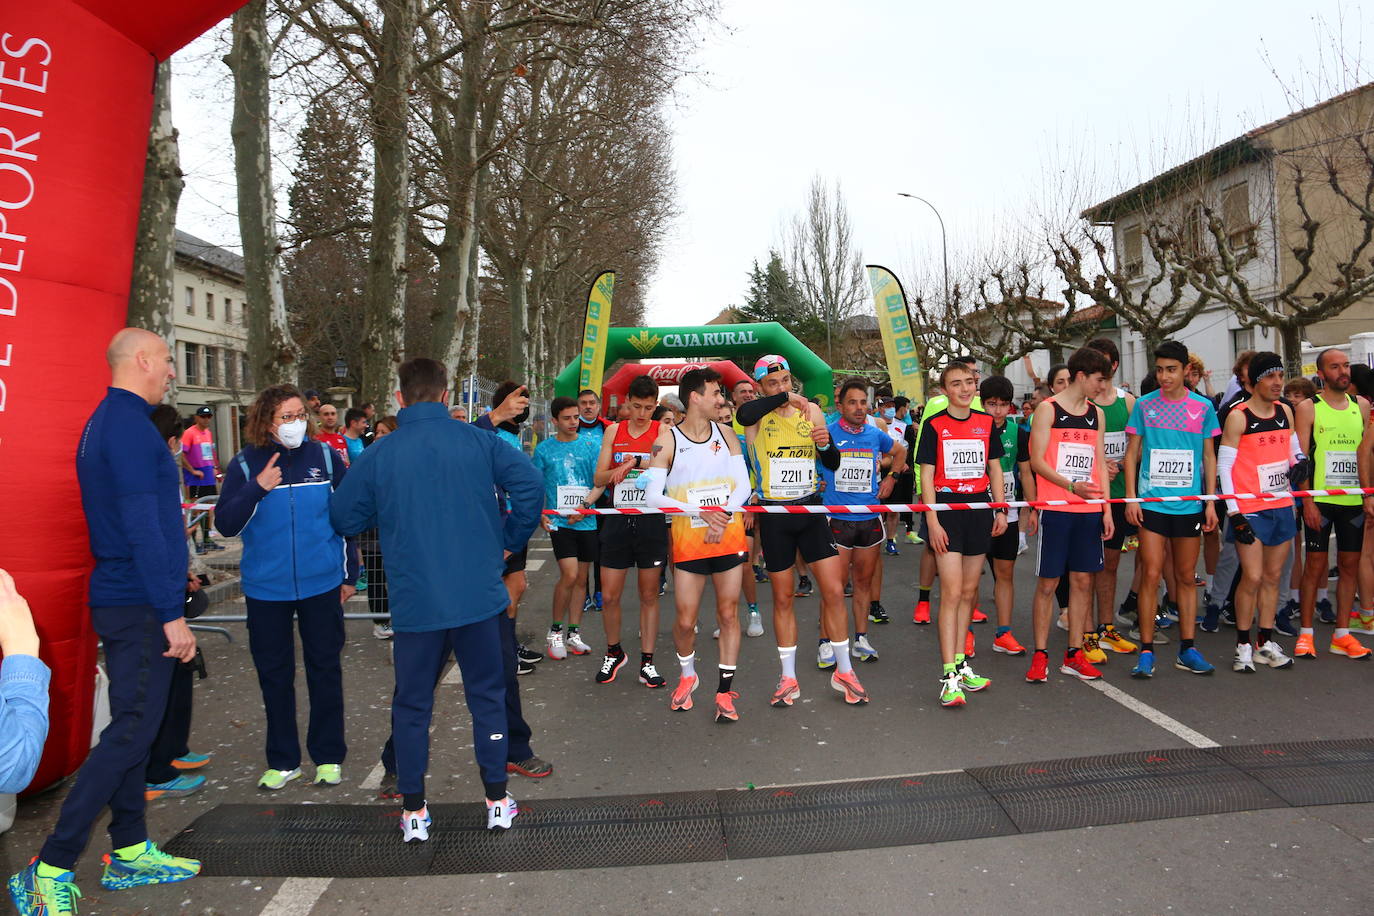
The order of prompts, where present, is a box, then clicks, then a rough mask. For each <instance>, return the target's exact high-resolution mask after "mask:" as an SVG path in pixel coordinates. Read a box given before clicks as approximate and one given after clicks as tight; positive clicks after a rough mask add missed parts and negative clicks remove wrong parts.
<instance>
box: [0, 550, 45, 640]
mask: <svg viewBox="0 0 1374 916" xmlns="http://www.w3.org/2000/svg"><path fill="white" fill-rule="evenodd" d="M0 652H3V653H4V654H5V655H7V656H8V655H32V656H34V657H37V655H38V631H36V630H35V629H34V628H33V614H32V613H30V611H29V603H28V602H27V601H25V600H24V598H23V596H21V595H20V594H19V592H18V590H17V589H15V587H14V579H12V578H11V577H10V574H9V573H7V572H5V571H4V570H3V569H0Z"/></svg>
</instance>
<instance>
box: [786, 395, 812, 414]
mask: <svg viewBox="0 0 1374 916" xmlns="http://www.w3.org/2000/svg"><path fill="white" fill-rule="evenodd" d="M787 404H788V406H789V407H795V408H797V409H798V410H800V411H801V412H802V413H803V414H805V413H807V412H808V411H809V410H810V407H811V402H810V401H808V400H807V399H806V398H804V397H802V396H801V395H799V394H797V392H795V391H789V392H787Z"/></svg>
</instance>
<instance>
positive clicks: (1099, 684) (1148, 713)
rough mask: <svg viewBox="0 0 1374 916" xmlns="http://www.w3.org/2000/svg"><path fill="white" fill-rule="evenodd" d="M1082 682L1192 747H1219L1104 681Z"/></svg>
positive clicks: (1205, 737)
mask: <svg viewBox="0 0 1374 916" xmlns="http://www.w3.org/2000/svg"><path fill="white" fill-rule="evenodd" d="M1083 683H1085V684H1087V685H1088V686H1089V687H1091V688H1092V689H1093V690H1096V691H1097V692H1098V693H1101V694H1104V695H1106V697H1107V698H1108V699H1111V700H1115V701H1116V702H1118V703H1120V704H1121V705H1122V706H1125V707H1126V708H1127V709H1129V710H1130V711H1131V712H1133V713H1136V714H1138V715H1142V716H1144V717H1145V718H1147V719H1149V720H1150V721H1151V722H1153V723H1154V724H1155V725H1158V726H1159V727H1160V728H1162V729H1164V730H1165V731H1166V732H1173V733H1174V734H1175V735H1178V736H1179V737H1180V738H1182V739H1183V740H1184V741H1187V742H1188V743H1189V744H1191V745H1192V746H1193V747H1221V745H1220V744H1218V743H1217V742H1215V741H1213V740H1212V739H1211V738H1208V737H1207V736H1206V735H1204V734H1202V733H1201V732H1197V731H1193V730H1192V729H1191V728H1189V727H1188V726H1186V725H1184V724H1183V723H1182V722H1180V721H1178V720H1177V719H1175V718H1173V717H1172V716H1168V715H1165V714H1164V713H1162V712H1160V711H1159V710H1158V709H1155V708H1154V707H1153V706H1149V705H1147V704H1145V703H1142V702H1140V701H1139V700H1137V699H1136V698H1135V697H1133V696H1131V695H1130V694H1129V693H1127V692H1126V691H1124V690H1121V689H1120V688H1117V687H1113V686H1112V685H1111V684H1108V683H1107V682H1106V681H1084V682H1083Z"/></svg>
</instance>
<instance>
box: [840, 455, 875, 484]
mask: <svg viewBox="0 0 1374 916" xmlns="http://www.w3.org/2000/svg"><path fill="white" fill-rule="evenodd" d="M835 489H836V490H839V491H840V492H841V493H872V492H873V459H872V458H871V457H869V456H868V455H841V456H840V469H839V470H838V471H836V472H835Z"/></svg>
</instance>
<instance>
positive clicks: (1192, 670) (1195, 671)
mask: <svg viewBox="0 0 1374 916" xmlns="http://www.w3.org/2000/svg"><path fill="white" fill-rule="evenodd" d="M1174 667H1175V668H1177V669H1178V670H1179V671H1187V672H1188V673H1189V674H1201V675H1204V676H1205V675H1208V674H1212V673H1213V672H1214V671H1216V670H1217V669H1216V668H1207V669H1206V670H1203V671H1199V670H1198V669H1196V668H1189V667H1188V666H1187V665H1181V664H1179V663H1178V662H1174Z"/></svg>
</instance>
